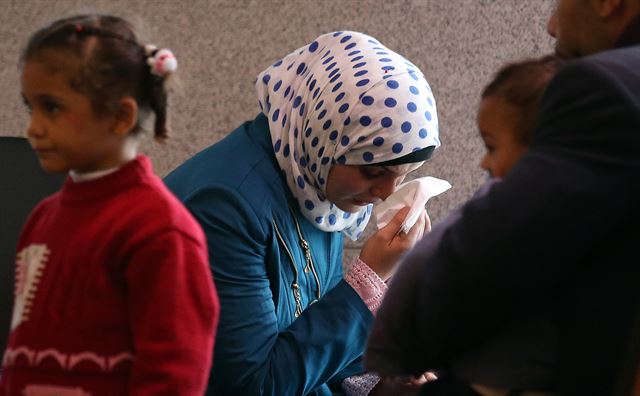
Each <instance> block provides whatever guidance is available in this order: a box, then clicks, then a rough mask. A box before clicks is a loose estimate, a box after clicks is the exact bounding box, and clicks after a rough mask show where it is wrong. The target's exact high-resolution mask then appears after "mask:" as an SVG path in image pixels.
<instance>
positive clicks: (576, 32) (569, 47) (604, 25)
mask: <svg viewBox="0 0 640 396" xmlns="http://www.w3.org/2000/svg"><path fill="white" fill-rule="evenodd" d="M556 2H557V5H556V10H555V12H554V13H553V15H552V16H551V17H550V18H549V23H548V24H547V30H548V32H549V34H550V35H551V36H553V37H555V38H556V40H557V42H556V52H557V53H558V55H561V56H563V57H568V58H576V57H581V56H585V55H589V54H593V53H596V52H599V51H603V50H607V49H610V48H613V47H614V46H615V43H616V41H617V40H618V38H619V37H620V35H621V34H622V32H623V31H624V30H625V28H626V27H627V26H628V25H629V23H630V22H631V21H632V20H633V19H634V18H636V17H638V16H639V15H640V0H556Z"/></svg>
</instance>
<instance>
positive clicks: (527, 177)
mask: <svg viewBox="0 0 640 396" xmlns="http://www.w3.org/2000/svg"><path fill="white" fill-rule="evenodd" d="M616 73H617V75H618V76H620V75H623V73H627V75H632V74H635V76H634V77H633V78H629V79H628V80H627V82H626V83H623V81H622V79H619V77H616V76H615V74H616ZM639 81H640V78H638V74H637V69H635V71H633V70H626V71H625V70H620V69H617V70H615V69H614V70H609V68H608V67H600V66H599V65H598V64H595V65H594V64H588V63H584V62H580V63H573V64H571V65H570V66H567V67H566V68H565V69H564V70H563V71H561V72H560V73H559V74H558V76H557V77H556V78H555V79H554V80H553V82H552V83H551V84H550V85H549V88H548V90H547V93H546V95H545V99H544V103H543V107H542V110H541V113H540V121H539V128H538V130H537V132H536V137H535V141H534V144H533V146H532V148H531V150H530V152H529V153H528V154H527V155H526V156H525V157H524V158H523V159H522V160H521V161H520V162H519V163H518V164H517V165H516V166H515V167H514V169H513V170H512V171H511V173H510V174H508V175H507V177H506V178H505V179H504V181H503V182H502V183H498V184H496V185H495V186H493V188H492V189H491V190H490V191H489V192H488V193H487V194H486V195H485V196H483V197H479V198H477V199H474V200H472V201H470V202H469V203H467V204H466V205H465V206H464V207H463V209H462V212H461V216H460V218H458V219H457V220H456V221H455V222H453V223H452V224H450V225H448V226H447V228H446V229H444V230H436V231H437V232H436V235H435V237H436V238H434V236H431V235H430V236H427V237H425V239H423V241H421V242H420V243H419V244H418V245H417V247H416V249H415V250H414V251H413V252H412V253H411V254H410V255H409V256H408V257H407V258H406V260H404V262H403V264H402V266H401V268H400V269H399V271H398V273H397V275H396V276H395V278H394V281H393V283H392V284H391V287H390V289H389V292H388V293H387V296H386V299H385V302H384V303H383V305H382V307H381V309H380V311H379V313H378V316H377V319H376V323H375V325H374V328H373V330H372V335H371V339H370V341H369V346H368V350H367V366H368V367H370V368H372V369H375V370H379V371H381V372H383V373H385V374H397V373H421V372H424V371H425V370H428V369H432V368H435V367H438V366H441V365H446V364H447V363H450V362H451V361H452V359H454V358H455V357H456V356H459V355H460V354H462V353H464V352H465V351H468V350H469V349H470V348H472V347H473V346H476V345H479V344H480V343H482V342H484V341H486V340H487V339H488V338H489V337H491V336H493V335H494V334H495V333H496V332H497V331H498V329H500V328H501V327H502V326H504V325H505V324H506V323H508V322H509V321H512V320H514V319H515V318H517V316H518V315H520V314H521V313H522V312H526V311H527V310H532V309H535V308H537V307H540V306H545V307H549V309H557V308H555V307H556V306H558V305H559V301H558V300H557V299H555V300H554V296H565V295H566V293H568V291H569V290H571V289H570V288H576V290H579V291H580V292H581V293H582V289H578V288H579V287H580V288H581V287H583V286H582V284H579V285H578V284H577V283H576V279H581V278H585V279H587V278H586V277H587V275H588V276H589V278H588V279H592V278H593V279H596V280H595V281H594V283H593V284H594V285H597V284H598V283H597V279H598V277H600V279H604V278H605V276H609V274H615V273H616V271H620V272H621V273H622V272H624V271H627V270H626V269H624V268H623V266H624V265H626V264H625V260H612V259H607V260H606V266H607V271H606V272H604V271H599V268H600V267H599V265H598V264H602V262H600V263H598V262H597V261H591V260H593V256H594V255H596V254H597V255H606V254H608V255H609V256H611V255H613V254H618V253H619V252H621V253H620V254H623V253H624V252H627V253H628V252H629V251H631V250H624V251H622V249H630V248H629V246H630V245H629V244H628V242H625V243H626V245H625V244H621V242H624V241H625V238H629V237H630V236H633V235H634V233H637V231H634V230H635V229H636V228H637V219H638V210H637V205H638V204H637V202H639V200H640V193H639V187H638V186H639V185H638V184H637V180H638V179H637V177H638V172H639V171H640V157H639V156H638V152H640V151H639V150H640V134H638V131H639V130H640V129H639V128H640V118H638V114H640V112H639V109H640V100H638V92H640V91H638V90H637V89H636V90H635V91H634V88H633V85H630V84H635V86H636V88H640V87H639V86H638V85H639ZM636 243H637V242H636ZM636 243H634V246H637V245H636ZM607 246H608V247H609V249H608V253H607V252H606V251H604V250H602V249H603V247H607ZM618 249H620V250H618ZM634 249H635V251H636V252H637V249H636V248H634ZM635 256H637V253H635ZM604 257H607V256H604ZM614 268H616V269H614ZM611 276H613V275H611ZM591 277H592V278H591ZM618 281H619V283H620V284H621V285H622V284H624V282H625V280H624V277H623V276H620V278H619V279H618ZM602 283H603V284H604V281H602ZM585 285H586V284H585ZM585 289H588V287H586V286H585ZM593 289H594V290H595V289H596V288H595V287H594V288H593ZM610 291H612V292H613V291H616V290H615V288H612V289H611V290H610ZM592 292H593V293H594V295H595V291H592ZM609 294H612V295H617V291H616V293H609ZM601 295H602V296H605V297H606V296H607V293H605V292H603V293H602V294H601ZM591 299H593V297H591ZM567 300H568V301H570V299H569V298H567ZM585 300H587V301H588V297H585ZM622 301H625V300H620V302H619V303H617V305H618V306H619V305H621V303H622ZM567 304H568V303H567ZM586 305H587V304H585V306H586ZM601 306H602V304H600V303H598V304H593V305H592V307H598V309H600V307H601ZM612 306H615V305H612ZM609 310H610V309H609ZM567 312H570V311H569V310H566V311H565V314H566V313H567ZM602 312H606V310H605V309H603V310H602ZM590 314H591V313H590ZM585 316H586V315H585ZM608 325H609V323H606V324H605V323H604V321H603V323H600V324H599V326H600V328H603V327H605V326H608ZM612 326H613V325H612ZM596 327H598V326H596ZM616 331H618V330H617V329H616ZM612 332H613V330H612ZM618 334H624V333H618ZM579 335H580V333H575V334H574V336H575V337H577V336H579ZM580 336H581V335H580ZM594 344H597V342H594ZM583 347H584V348H583V349H584V350H585V351H591V350H593V348H592V347H591V346H590V345H587V344H585V345H583ZM576 349H579V348H576ZM610 349H612V348H610ZM591 360H594V359H593V358H591ZM585 372H599V371H585ZM585 372H583V373H582V375H584V373H585Z"/></svg>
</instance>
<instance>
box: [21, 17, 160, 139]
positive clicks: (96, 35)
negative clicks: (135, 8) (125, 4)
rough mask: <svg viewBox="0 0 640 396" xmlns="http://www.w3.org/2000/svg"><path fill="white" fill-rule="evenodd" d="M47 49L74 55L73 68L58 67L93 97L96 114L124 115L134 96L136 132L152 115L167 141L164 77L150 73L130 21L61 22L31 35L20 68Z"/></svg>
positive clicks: (77, 87) (80, 19)
mask: <svg viewBox="0 0 640 396" xmlns="http://www.w3.org/2000/svg"><path fill="white" fill-rule="evenodd" d="M45 50H53V51H56V54H57V55H59V54H62V56H64V55H65V54H69V53H70V54H72V55H74V56H75V59H74V60H72V61H71V62H70V63H68V64H67V63H66V59H64V58H60V59H64V60H61V61H60V62H61V63H63V64H62V65H56V66H58V67H65V68H67V70H66V72H67V73H68V75H69V85H70V86H71V88H72V89H74V90H76V91H77V92H79V93H82V94H85V95H87V96H88V97H89V98H90V100H91V104H92V107H93V110H94V111H95V112H96V114H100V115H104V114H109V113H113V112H117V111H119V105H118V101H119V99H121V98H122V97H125V96H131V97H133V98H135V100H136V102H137V103H138V109H139V111H138V120H137V122H136V125H135V127H134V128H133V130H132V133H138V132H139V131H140V130H141V129H142V128H141V123H142V122H143V121H144V119H145V118H146V116H147V115H148V114H149V111H153V112H154V113H155V127H154V136H155V138H156V139H157V140H159V141H163V140H164V139H166V138H167V136H168V128H167V89H166V87H165V78H164V77H160V76H157V75H155V74H152V73H151V68H150V66H149V65H148V64H147V56H146V54H145V48H144V46H143V45H141V44H140V43H139V41H138V38H137V37H136V34H135V32H134V28H133V26H132V25H131V24H130V23H129V22H127V21H126V20H124V19H122V18H119V17H115V16H110V15H78V16H73V17H69V18H64V19H60V20H57V21H55V22H53V23H52V24H50V25H49V26H46V27H44V28H42V29H40V30H38V31H37V32H36V33H34V34H33V35H32V36H31V38H30V39H29V42H28V44H27V47H26V48H25V49H24V52H23V54H22V57H21V60H20V62H21V64H24V63H25V62H28V61H31V60H34V59H38V60H43V59H42V58H40V57H41V56H42V55H43V52H44V51H45ZM65 51H66V52H65ZM47 60H49V59H48V58H47ZM76 60H77V62H76Z"/></svg>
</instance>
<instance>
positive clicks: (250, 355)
mask: <svg viewBox="0 0 640 396" xmlns="http://www.w3.org/2000/svg"><path fill="white" fill-rule="evenodd" d="M165 182H166V184H167V186H168V187H169V188H170V189H171V190H172V191H173V192H174V193H175V194H176V195H177V196H178V197H179V198H180V199H181V200H182V202H183V203H184V204H185V205H186V206H187V208H188V209H189V210H190V211H191V213H192V214H193V215H194V216H195V218H196V219H197V220H198V221H199V222H200V224H201V225H202V228H203V229H204V231H205V233H206V236H207V241H208V244H209V260H210V264H211V269H212V271H213V276H214V279H215V283H216V287H217V289H218V295H219V297H220V304H221V316H220V324H219V327H218V333H217V337H216V341H215V350H214V361H213V368H212V370H211V377H210V380H209V389H208V394H215V395H277V396H286V395H307V394H311V395H313V394H315V395H331V394H340V393H341V392H342V390H341V386H340V383H341V382H342V380H343V379H344V378H346V377H348V376H351V375H356V374H361V373H362V372H363V368H362V365H361V363H360V361H361V355H362V353H363V350H364V346H365V342H366V339H367V336H368V333H369V329H370V326H371V324H372V322H373V315H372V314H371V312H370V311H369V310H368V309H367V307H366V305H365V304H364V302H363V301H362V300H361V299H360V297H359V296H358V295H357V294H356V292H355V291H354V290H353V289H352V288H351V287H350V286H349V284H347V283H346V282H345V281H344V280H343V278H342V235H341V234H340V233H337V232H334V233H328V232H323V231H320V230H318V229H317V228H315V227H314V226H313V225H312V224H311V223H310V222H309V221H307V219H306V218H304V217H303V216H302V214H301V213H300V211H299V208H298V204H297V202H296V200H295V198H294V197H293V195H292V194H291V192H290V190H289V188H288V187H287V184H286V181H285V180H284V178H283V175H282V173H281V171H280V169H279V167H278V164H277V162H276V159H275V156H274V154H273V148H272V146H271V137H270V134H269V126H268V122H267V119H266V117H264V116H263V115H262V114H261V115H259V116H258V117H257V118H256V119H255V120H254V121H251V122H247V123H245V124H244V125H242V126H241V127H239V128H238V129H236V130H235V131H233V132H232V133H231V134H230V135H228V136H227V137H226V138H225V139H223V140H222V141H220V142H218V143H216V144H214V145H213V146H211V147H209V148H207V149H205V150H204V151H202V152H200V153H198V154H196V155H195V156H194V157H193V158H191V159H189V160H188V161H187V162H185V163H184V164H183V165H181V166H179V167H178V168H177V169H176V170H174V171H173V172H172V173H171V174H169V175H168V176H167V178H166V179H165ZM302 240H304V241H306V243H307V244H308V246H309V249H305V248H304V247H303V245H304V244H305V242H302ZM185 325H187V326H188V324H185Z"/></svg>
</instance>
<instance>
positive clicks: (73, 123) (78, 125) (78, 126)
mask: <svg viewBox="0 0 640 396" xmlns="http://www.w3.org/2000/svg"><path fill="white" fill-rule="evenodd" d="M64 117H65V121H66V122H67V124H68V125H69V126H70V127H71V129H72V130H73V131H74V132H77V133H81V132H84V131H85V130H86V122H85V120H84V117H82V116H80V115H78V114H76V113H74V112H67V113H66V114H65V115H64Z"/></svg>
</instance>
